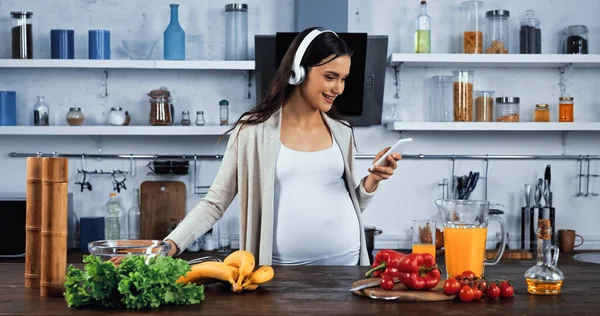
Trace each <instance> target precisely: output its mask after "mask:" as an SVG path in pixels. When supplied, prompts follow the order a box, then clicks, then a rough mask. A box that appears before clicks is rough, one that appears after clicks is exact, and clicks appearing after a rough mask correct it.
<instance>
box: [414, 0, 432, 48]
mask: <svg viewBox="0 0 600 316" xmlns="http://www.w3.org/2000/svg"><path fill="white" fill-rule="evenodd" d="M415 53H418V54H419V53H420V54H429V53H431V17H430V16H429V15H427V2H426V1H425V0H422V1H421V14H419V16H418V17H417V30H416V31H415Z"/></svg>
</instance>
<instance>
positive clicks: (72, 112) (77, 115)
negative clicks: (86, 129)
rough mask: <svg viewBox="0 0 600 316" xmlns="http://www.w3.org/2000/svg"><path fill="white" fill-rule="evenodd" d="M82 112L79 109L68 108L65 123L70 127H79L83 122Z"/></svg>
mask: <svg viewBox="0 0 600 316" xmlns="http://www.w3.org/2000/svg"><path fill="white" fill-rule="evenodd" d="M84 119H85V118H84V116H83V112H81V108H80V107H73V108H69V112H67V123H68V124H69V125H71V126H80V125H81V124H83V120H84Z"/></svg>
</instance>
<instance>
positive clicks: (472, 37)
mask: <svg viewBox="0 0 600 316" xmlns="http://www.w3.org/2000/svg"><path fill="white" fill-rule="evenodd" d="M482 17H483V1H477V0H475V1H464V2H463V3H462V4H461V20H462V21H464V27H463V34H462V39H463V53H465V54H481V53H483V20H482Z"/></svg>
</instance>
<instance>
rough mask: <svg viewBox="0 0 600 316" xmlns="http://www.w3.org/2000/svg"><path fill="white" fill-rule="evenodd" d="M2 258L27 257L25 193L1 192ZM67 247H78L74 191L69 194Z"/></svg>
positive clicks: (0, 254)
mask: <svg viewBox="0 0 600 316" xmlns="http://www.w3.org/2000/svg"><path fill="white" fill-rule="evenodd" d="M0 214H1V215H2V220H1V221H0V240H2V244H1V245H0V258H12V257H15V258H16V257H25V236H26V235H25V221H26V214H27V199H26V196H25V193H20V192H17V193H13V192H11V193H3V192H0ZM68 218H69V223H67V228H68V235H67V248H68V249H71V248H75V247H76V226H77V217H76V216H75V215H74V213H73V193H69V196H68Z"/></svg>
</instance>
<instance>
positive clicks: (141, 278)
mask: <svg viewBox="0 0 600 316" xmlns="http://www.w3.org/2000/svg"><path fill="white" fill-rule="evenodd" d="M83 262H84V263H85V267H84V269H83V270H80V269H78V268H76V267H74V266H69V268H68V270H67V275H66V280H65V293H64V296H65V299H66V301H67V305H68V306H69V307H81V306H85V305H99V306H103V307H125V308H132V309H141V308H148V307H150V308H156V307H159V306H161V305H163V304H177V305H182V304H198V303H200V302H201V301H202V300H204V286H203V285H196V284H193V283H189V284H187V285H182V284H180V283H177V282H176V280H177V279H178V278H179V277H181V276H182V275H184V274H185V273H186V272H188V271H190V270H191V269H190V265H189V264H188V262H187V261H184V260H181V259H174V258H171V257H166V256H159V257H154V258H145V257H142V256H128V257H126V258H124V259H123V261H122V262H121V264H120V265H119V266H115V265H114V264H113V263H112V262H110V261H102V260H100V258H99V257H97V256H92V255H90V256H85V257H84V259H83Z"/></svg>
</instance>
